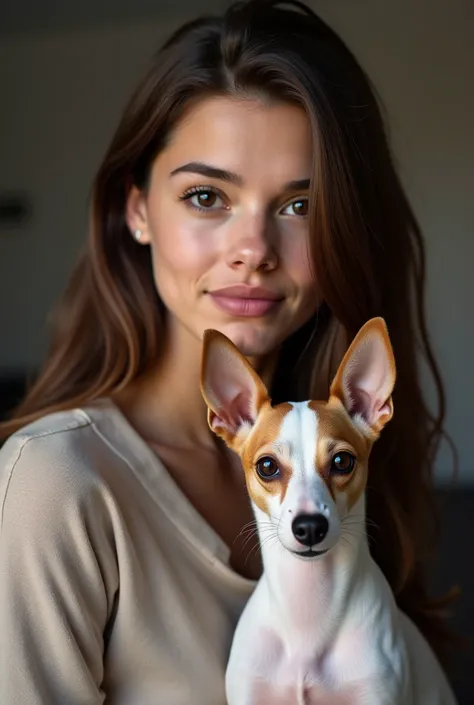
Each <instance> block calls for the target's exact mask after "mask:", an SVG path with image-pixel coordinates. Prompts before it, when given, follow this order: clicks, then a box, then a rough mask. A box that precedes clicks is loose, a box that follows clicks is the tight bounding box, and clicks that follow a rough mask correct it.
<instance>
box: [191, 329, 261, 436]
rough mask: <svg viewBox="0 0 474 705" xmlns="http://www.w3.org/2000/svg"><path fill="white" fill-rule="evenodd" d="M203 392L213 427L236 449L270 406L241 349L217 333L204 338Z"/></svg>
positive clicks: (213, 331) (207, 333) (257, 377)
mask: <svg viewBox="0 0 474 705" xmlns="http://www.w3.org/2000/svg"><path fill="white" fill-rule="evenodd" d="M201 391H202V395H203V397H204V400H205V402H206V404H207V406H208V410H209V411H208V421H209V426H210V428H211V429H212V430H213V431H214V433H216V434H217V435H218V436H220V437H221V438H223V439H224V441H225V442H226V443H227V445H228V446H230V447H231V448H233V449H234V450H237V449H238V448H239V447H240V445H241V444H242V443H243V442H244V441H245V438H246V437H247V435H248V433H249V431H250V430H251V428H252V426H253V425H254V423H255V421H256V419H257V416H258V414H259V412H260V410H261V408H262V407H263V406H264V405H265V404H266V403H269V402H270V400H269V397H268V393H267V390H266V388H265V385H264V384H263V382H262V380H261V379H260V377H259V376H258V374H257V373H256V372H255V370H254V369H253V367H252V366H251V365H250V363H249V362H248V361H247V360H246V358H245V357H244V356H243V355H242V353H241V352H240V351H239V350H238V348H237V347H236V346H235V345H234V344H233V343H232V342H231V341H230V340H229V339H228V338H227V336H225V335H224V334H223V333H220V332H218V331H216V330H206V331H205V332H204V339H203V354H202V367H201Z"/></svg>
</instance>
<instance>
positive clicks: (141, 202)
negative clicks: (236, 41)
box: [127, 97, 317, 356]
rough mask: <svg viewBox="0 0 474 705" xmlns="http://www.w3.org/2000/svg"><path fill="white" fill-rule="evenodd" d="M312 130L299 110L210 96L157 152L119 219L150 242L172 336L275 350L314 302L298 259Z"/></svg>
mask: <svg viewBox="0 0 474 705" xmlns="http://www.w3.org/2000/svg"><path fill="white" fill-rule="evenodd" d="M311 165H312V141H311V135H310V128H309V123H308V119H307V117H306V114H305V113H304V111H303V110H301V109H299V108H297V107H294V106H292V105H287V104H284V103H281V104H268V103H267V104H265V103H263V102H259V101H257V100H237V99H232V98H225V97H216V98H210V99H206V100H204V101H202V102H201V103H199V104H198V105H197V106H196V107H194V108H193V109H192V110H190V111H189V112H188V114H187V116H186V117H185V119H183V121H182V122H181V123H180V124H179V125H178V126H177V128H176V129H175V131H174V132H173V134H172V136H171V139H170V141H169V143H168V145H167V147H166V148H165V149H164V150H163V151H162V152H161V153H160V154H159V155H158V157H157V158H156V160H155V162H154V164H153V167H152V171H151V175H150V180H149V187H148V189H147V192H146V193H144V192H140V191H139V190H138V189H135V188H134V189H133V190H132V191H131V193H130V196H129V199H128V204H127V222H128V226H129V228H130V230H131V232H132V233H133V232H134V231H135V230H136V229H140V230H141V231H142V237H141V239H140V242H141V243H143V244H149V245H150V247H151V252H152V259H153V269H154V276H155V282H156V286H157V290H158V293H159V295H160V297H161V299H162V300H163V302H164V304H165V306H166V307H167V309H168V311H169V325H170V326H171V333H172V335H174V336H179V337H180V338H184V339H187V340H188V342H190V341H189V336H192V337H194V338H195V339H198V340H201V339H202V335H203V332H204V330H205V329H206V328H215V329H217V330H219V331H221V332H223V333H224V334H225V335H227V336H228V337H229V338H230V339H231V340H232V341H233V342H234V343H235V344H236V345H237V346H238V347H239V348H240V349H241V350H242V352H243V353H244V354H246V355H248V356H259V355H263V354H266V353H269V352H271V351H272V350H274V349H275V348H276V347H277V346H278V345H279V344H280V343H281V342H282V341H283V340H284V339H285V338H287V337H288V336H289V335H290V334H291V333H293V332H294V331H295V330H296V329H298V328H299V327H300V326H301V325H302V324H303V323H305V322H306V321H307V320H308V319H309V318H310V317H311V315H312V314H314V312H315V311H316V308H317V292H316V284H315V281H314V276H313V273H312V271H311V265H310V258H309V227H308V217H307V212H308V189H309V178H310V174H311Z"/></svg>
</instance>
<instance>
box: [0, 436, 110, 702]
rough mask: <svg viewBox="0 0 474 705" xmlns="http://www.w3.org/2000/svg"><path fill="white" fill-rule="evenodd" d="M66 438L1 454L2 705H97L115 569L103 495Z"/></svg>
mask: <svg viewBox="0 0 474 705" xmlns="http://www.w3.org/2000/svg"><path fill="white" fill-rule="evenodd" d="M74 433H76V434H77V433H80V430H77V429H76V430H72V431H64V432H61V433H57V434H48V435H45V436H40V437H30V438H26V439H21V438H13V439H10V441H8V442H7V444H6V445H5V446H4V447H3V449H2V450H1V452H0V511H1V515H0V519H1V524H0V526H1V529H0V692H1V702H2V705H26V703H28V705H46V704H47V705H98V703H103V702H104V699H105V695H104V692H103V690H102V687H101V684H102V680H103V662H104V650H105V644H104V632H105V630H106V627H107V622H108V620H109V619H110V617H111V614H112V611H113V602H114V599H115V594H116V592H117V583H118V576H117V574H118V569H117V565H116V563H117V561H116V557H115V551H114V542H113V532H112V521H111V517H110V513H109V512H108V504H109V501H108V500H109V498H108V496H107V491H106V488H104V487H103V486H102V484H101V480H100V479H99V478H98V477H97V476H96V475H94V473H93V472H91V469H90V459H89V458H87V454H86V453H84V448H82V451H81V450H80V449H77V448H76V447H75V444H74V443H71V442H70V440H69V439H70V437H71V434H74Z"/></svg>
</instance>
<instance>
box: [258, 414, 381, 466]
mask: <svg viewBox="0 0 474 705" xmlns="http://www.w3.org/2000/svg"><path fill="white" fill-rule="evenodd" d="M341 442H342V443H344V444H345V445H346V447H347V446H348V447H350V448H352V449H353V450H354V451H355V453H356V454H357V456H358V457H359V458H360V459H363V458H364V457H365V456H366V455H367V452H368V444H367V441H366V439H364V437H363V436H362V435H361V434H360V433H359V432H358V431H357V429H356V428H355V427H354V426H353V424H352V423H351V421H350V420H349V418H348V417H347V414H345V412H344V411H343V409H342V408H339V406H337V405H330V404H327V403H323V402H321V403H320V402H296V403H285V404H280V405H278V406H277V407H275V408H273V409H272V410H271V411H270V412H269V413H268V414H266V415H265V417H264V418H263V419H262V420H261V422H260V423H259V424H258V425H257V427H256V428H255V432H254V434H252V436H251V439H250V443H249V449H248V450H249V454H250V455H253V454H254V453H256V452H261V450H262V449H265V450H268V452H271V451H273V452H275V453H277V454H278V455H279V456H280V457H281V458H282V459H287V460H291V462H292V463H293V464H296V466H299V467H300V468H301V469H303V468H307V469H309V468H314V466H315V465H316V466H317V465H319V464H320V463H322V462H323V461H324V458H325V455H329V454H330V453H331V451H332V450H335V449H336V446H337V445H338V444H340V443H341Z"/></svg>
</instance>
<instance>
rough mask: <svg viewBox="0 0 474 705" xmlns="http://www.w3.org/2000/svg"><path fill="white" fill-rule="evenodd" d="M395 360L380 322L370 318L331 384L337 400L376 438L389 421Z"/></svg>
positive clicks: (385, 328) (384, 329) (383, 325)
mask: <svg viewBox="0 0 474 705" xmlns="http://www.w3.org/2000/svg"><path fill="white" fill-rule="evenodd" d="M395 378H396V370H395V358H394V355H393V349H392V345H391V343H390V338H389V335H388V331H387V327H386V325H385V321H384V320H383V318H372V319H371V320H370V321H368V322H367V323H366V324H365V325H364V326H362V328H361V329H360V331H359V333H358V334H357V335H356V337H355V338H354V340H353V342H352V344H351V345H350V347H349V349H348V351H347V352H346V354H345V356H344V358H343V360H342V362H341V364H340V366H339V369H338V371H337V374H336V376H335V378H334V381H333V383H332V385H331V390H330V393H331V396H334V397H337V398H338V399H339V400H340V401H341V402H342V403H343V405H344V407H345V408H346V411H347V412H348V414H349V415H350V416H351V417H353V418H354V420H361V421H362V423H363V425H364V426H365V425H368V426H369V427H370V429H371V431H372V432H373V433H375V434H376V435H378V434H379V433H380V431H381V430H382V428H383V427H384V426H385V424H386V423H387V422H388V421H389V420H390V419H391V418H392V415H393V402H392V392H393V388H394V386H395Z"/></svg>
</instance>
